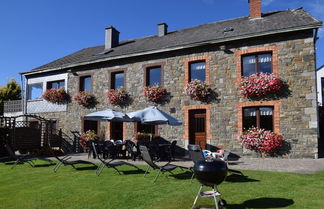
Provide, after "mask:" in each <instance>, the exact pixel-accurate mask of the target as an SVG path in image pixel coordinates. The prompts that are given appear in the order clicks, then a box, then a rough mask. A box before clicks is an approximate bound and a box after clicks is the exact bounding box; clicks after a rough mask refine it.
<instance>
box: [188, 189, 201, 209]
mask: <svg viewBox="0 0 324 209" xmlns="http://www.w3.org/2000/svg"><path fill="white" fill-rule="evenodd" d="M202 188H203V185H201V186H200V188H199V191H198V194H197V196H196V198H195V201H194V203H193V205H192V207H191V209H193V208H194V207H195V205H196V202H197V200H198V197H199V195H200V192H201V189H202Z"/></svg>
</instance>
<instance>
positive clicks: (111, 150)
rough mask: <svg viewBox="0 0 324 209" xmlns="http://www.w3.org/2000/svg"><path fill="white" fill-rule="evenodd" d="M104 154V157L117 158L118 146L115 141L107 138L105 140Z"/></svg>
mask: <svg viewBox="0 0 324 209" xmlns="http://www.w3.org/2000/svg"><path fill="white" fill-rule="evenodd" d="M102 154H103V158H104V159H107V158H111V159H115V158H117V148H116V146H115V145H114V143H113V142H111V141H109V140H107V141H104V142H103V147H102Z"/></svg>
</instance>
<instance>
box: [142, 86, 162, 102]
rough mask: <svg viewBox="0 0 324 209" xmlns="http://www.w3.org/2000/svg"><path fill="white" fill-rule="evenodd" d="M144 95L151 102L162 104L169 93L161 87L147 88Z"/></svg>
mask: <svg viewBox="0 0 324 209" xmlns="http://www.w3.org/2000/svg"><path fill="white" fill-rule="evenodd" d="M144 95H145V96H146V97H147V99H148V100H149V101H151V102H160V101H161V100H163V99H164V97H165V96H166V95H167V91H166V89H165V88H162V87H161V86H159V85H154V86H147V87H145V89H144Z"/></svg>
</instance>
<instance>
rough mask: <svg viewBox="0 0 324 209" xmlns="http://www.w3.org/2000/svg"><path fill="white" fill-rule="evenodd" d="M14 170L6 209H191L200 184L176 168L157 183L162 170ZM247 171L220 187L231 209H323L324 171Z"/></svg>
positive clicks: (2, 196)
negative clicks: (156, 177)
mask: <svg viewBox="0 0 324 209" xmlns="http://www.w3.org/2000/svg"><path fill="white" fill-rule="evenodd" d="M40 163H41V162H40V161H38V162H36V164H40ZM11 166H12V165H9V164H8V165H5V164H0V174H1V179H0V208H1V209H2V208H5V209H20V208H24V209H59V208H66V209H76V208H78V209H95V208H100V209H116V208H118V209H119V208H121V209H187V208H191V206H192V203H193V201H194V198H195V196H196V194H197V192H198V189H199V186H200V184H199V183H198V181H197V180H194V181H193V183H192V184H190V177H191V174H190V173H187V174H186V175H183V171H181V170H180V169H177V170H175V172H174V174H175V176H173V177H171V176H170V177H168V175H169V174H165V175H161V176H160V177H159V178H158V180H157V181H156V183H152V180H153V178H154V176H155V175H156V174H157V171H150V173H149V174H148V175H147V177H146V178H144V177H143V173H138V172H135V171H134V169H132V168H129V167H127V166H123V167H121V168H120V169H121V170H122V171H124V174H122V175H118V174H117V173H116V172H115V171H114V170H113V169H107V168H105V169H104V170H103V172H102V174H101V175H100V176H99V177H98V176H96V175H95V170H85V169H80V170H74V169H73V168H72V167H71V166H62V167H61V168H60V170H59V171H58V172H57V173H53V172H52V169H53V167H52V166H50V167H36V168H31V167H30V166H29V165H28V164H24V165H18V166H17V167H16V168H15V169H11ZM77 166H78V167H83V166H82V165H77ZM83 168H85V167H83ZM141 168H142V169H144V170H145V168H146V166H141ZM242 172H243V173H244V175H245V176H246V177H241V176H229V177H228V178H227V181H225V182H223V183H222V184H221V185H219V191H220V192H221V193H222V197H223V198H224V199H225V200H226V201H227V204H228V206H227V207H226V208H227V209H247V208H289V209H293V208H294V209H295V208H296V209H301V208H305V209H306V208H307V209H313V208H314V209H318V208H323V205H324V200H323V196H324V171H321V172H318V173H316V174H292V173H280V172H266V171H242ZM170 175H171V174H170ZM176 177H177V178H176ZM205 190H210V188H205ZM199 206H200V207H205V208H212V207H213V199H209V198H208V199H207V198H199V200H198V202H197V207H199Z"/></svg>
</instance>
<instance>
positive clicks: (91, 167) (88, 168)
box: [75, 165, 98, 171]
mask: <svg viewBox="0 0 324 209" xmlns="http://www.w3.org/2000/svg"><path fill="white" fill-rule="evenodd" d="M97 168H98V166H96V165H93V166H84V167H75V170H78V171H83V170H96V169H97Z"/></svg>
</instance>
